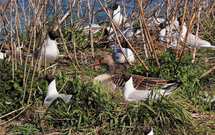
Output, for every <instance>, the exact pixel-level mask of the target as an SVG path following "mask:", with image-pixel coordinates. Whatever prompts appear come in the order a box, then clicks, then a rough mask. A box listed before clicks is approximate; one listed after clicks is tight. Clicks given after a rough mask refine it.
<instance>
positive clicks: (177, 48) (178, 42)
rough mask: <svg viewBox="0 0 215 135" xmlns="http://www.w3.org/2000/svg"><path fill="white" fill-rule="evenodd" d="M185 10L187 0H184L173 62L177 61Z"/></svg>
mask: <svg viewBox="0 0 215 135" xmlns="http://www.w3.org/2000/svg"><path fill="white" fill-rule="evenodd" d="M186 9H187V0H185V2H184V10H183V15H182V21H181V26H180V32H179V36H178V41H177V47H176V56H175V60H177V59H178V53H179V44H180V40H181V33H182V29H183V25H184V18H185V13H186Z"/></svg>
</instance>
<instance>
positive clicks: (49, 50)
mask: <svg viewBox="0 0 215 135" xmlns="http://www.w3.org/2000/svg"><path fill="white" fill-rule="evenodd" d="M58 37H60V35H58V34H57V32H56V31H49V32H48V35H47V41H46V64H49V63H53V62H54V61H55V60H56V59H57V58H58V55H59V50H58V48H57V42H56V40H55V39H56V38H58ZM40 48H41V46H40V47H38V48H37V49H36V50H35V52H34V58H35V59H37V57H38V54H39V51H40ZM44 52H45V49H44V47H43V50H42V51H41V53H43V57H42V59H41V64H42V65H44V64H45V53H44Z"/></svg>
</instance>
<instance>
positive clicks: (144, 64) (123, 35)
mask: <svg viewBox="0 0 215 135" xmlns="http://www.w3.org/2000/svg"><path fill="white" fill-rule="evenodd" d="M99 3H100V5H101V6H102V4H101V2H100V0H99ZM102 8H103V10H104V11H105V13H106V15H107V16H108V17H109V19H110V20H111V22H113V19H112V18H111V16H110V14H108V13H107V11H106V10H105V9H104V7H103V6H102ZM113 24H114V22H113ZM115 25H116V24H115ZM116 28H117V29H118V31H119V32H120V34H121V35H122V37H123V38H124V39H125V41H126V42H127V43H128V45H129V47H130V48H131V50H132V51H133V52H134V54H135V55H136V56H137V58H138V59H139V60H140V62H141V63H142V65H143V66H144V68H145V69H146V70H147V71H148V68H147V67H146V65H145V64H144V63H143V61H142V60H141V58H140V57H139V55H138V54H137V52H136V51H135V49H134V48H133V47H132V46H131V44H130V42H129V41H128V40H127V39H126V38H125V36H124V34H123V33H122V32H121V30H120V29H119V28H118V27H117V26H116ZM116 34H117V33H116ZM116 37H117V36H116ZM122 52H123V51H122ZM124 56H125V55H124ZM125 58H126V57H125Z"/></svg>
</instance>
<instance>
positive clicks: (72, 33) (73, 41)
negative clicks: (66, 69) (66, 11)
mask: <svg viewBox="0 0 215 135" xmlns="http://www.w3.org/2000/svg"><path fill="white" fill-rule="evenodd" d="M71 4H72V3H70V6H71V7H70V8H71V9H72V8H74V6H73V5H71ZM71 13H72V12H71ZM70 20H71V27H72V26H73V18H72V16H70ZM71 41H72V44H73V46H74V55H75V62H76V64H77V66H78V67H79V68H80V65H79V64H78V60H77V57H76V56H77V55H76V44H75V39H74V31H73V30H71ZM74 65H75V64H74Z"/></svg>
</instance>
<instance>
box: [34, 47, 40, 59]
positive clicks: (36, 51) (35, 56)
mask: <svg viewBox="0 0 215 135" xmlns="http://www.w3.org/2000/svg"><path fill="white" fill-rule="evenodd" d="M39 51H40V47H38V48H37V49H36V50H35V52H34V58H35V59H37V57H38V54H39Z"/></svg>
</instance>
